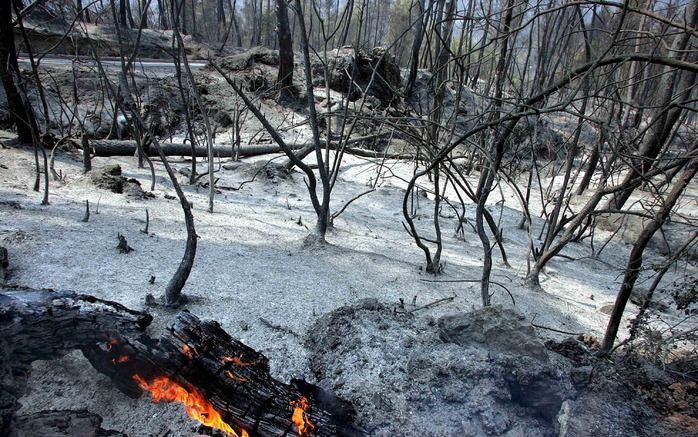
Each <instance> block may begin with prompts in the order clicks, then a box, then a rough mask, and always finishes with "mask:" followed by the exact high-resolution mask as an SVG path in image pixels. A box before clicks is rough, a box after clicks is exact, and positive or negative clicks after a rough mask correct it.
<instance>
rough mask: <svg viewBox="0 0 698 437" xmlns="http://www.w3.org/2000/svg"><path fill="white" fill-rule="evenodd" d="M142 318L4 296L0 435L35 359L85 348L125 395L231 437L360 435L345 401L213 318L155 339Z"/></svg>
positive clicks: (191, 321) (94, 306) (50, 295)
mask: <svg viewBox="0 0 698 437" xmlns="http://www.w3.org/2000/svg"><path fill="white" fill-rule="evenodd" d="M150 321H151V317H150V316H149V315H147V314H144V313H139V312H135V311H131V310H128V309H127V308H125V307H123V306H121V305H119V304H116V303H113V302H107V301H101V300H99V299H96V298H93V297H90V296H82V295H76V294H73V293H54V292H47V291H38V292H37V291H31V292H26V291H24V292H21V291H14V292H9V293H6V294H2V293H0V353H1V354H2V355H3V356H4V357H7V359H5V360H4V361H3V364H2V365H1V366H0V372H2V375H1V376H2V377H1V378H0V413H1V414H2V419H3V422H2V424H3V427H4V428H1V429H0V434H2V435H5V434H4V432H5V431H7V432H8V433H9V430H11V429H12V418H13V415H14V412H15V411H16V408H17V399H19V397H21V395H22V392H23V391H24V386H25V385H26V380H27V378H28V376H29V372H30V370H31V362H32V361H34V360H37V359H44V360H46V359H52V358H57V357H59V356H61V355H62V354H64V353H65V352H68V351H70V350H72V349H81V350H82V351H83V354H84V355H85V356H86V357H87V358H88V360H89V361H90V363H91V364H92V365H93V366H94V367H95V369H97V370H98V371H99V372H101V373H103V374H105V375H107V376H109V377H110V378H111V379H112V381H113V382H114V384H115V386H116V387H117V388H118V389H119V390H120V391H122V392H123V393H125V394H127V395H128V396H131V397H138V396H140V395H141V394H142V393H143V391H147V392H149V393H150V395H151V396H152V397H153V400H154V401H177V402H180V403H183V404H184V405H185V407H186V410H187V414H189V416H190V417H192V418H194V419H197V420H199V421H200V422H201V423H203V424H204V425H206V426H209V427H212V428H217V429H219V430H222V431H224V432H226V433H227V434H228V435H237V436H282V435H286V436H336V435H339V436H348V435H360V434H361V431H360V430H358V429H357V428H355V427H354V425H353V418H354V411H353V409H352V407H351V405H349V404H348V403H347V402H346V401H343V400H341V399H339V398H336V397H335V396H333V395H332V394H330V393H327V392H325V391H324V390H322V389H320V388H319V387H316V386H314V385H311V384H308V383H306V382H304V381H302V380H292V381H291V383H290V384H286V383H283V382H281V381H278V380H276V379H274V378H272V377H271V375H270V374H269V361H268V359H267V358H266V357H265V356H264V355H262V354H261V353H259V352H257V351H255V350H254V349H251V348H249V347H247V346H246V345H244V344H243V343H241V342H239V341H237V340H235V339H234V338H232V337H231V336H230V335H228V334H227V333H226V332H225V331H224V330H223V329H222V328H221V327H220V325H219V324H218V323H217V322H214V321H208V322H204V321H201V320H199V319H198V318H197V317H196V316H194V315H193V314H191V313H188V312H182V313H180V314H179V315H178V317H177V319H176V320H175V322H174V324H173V325H172V326H171V327H170V328H169V329H167V330H166V331H165V332H164V333H163V334H162V335H161V337H160V338H159V339H157V340H156V339H153V338H151V337H150V336H148V335H146V334H145V333H143V330H144V329H145V327H146V326H148V324H149V323H150Z"/></svg>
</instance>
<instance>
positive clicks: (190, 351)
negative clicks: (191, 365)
mask: <svg viewBox="0 0 698 437" xmlns="http://www.w3.org/2000/svg"><path fill="white" fill-rule="evenodd" d="M182 353H183V354H184V355H186V357H187V358H189V359H190V360H193V359H194V356H195V355H196V353H197V352H196V349H194V348H193V347H191V346H189V345H188V344H185V345H184V346H182Z"/></svg>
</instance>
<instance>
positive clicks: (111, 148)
mask: <svg viewBox="0 0 698 437" xmlns="http://www.w3.org/2000/svg"><path fill="white" fill-rule="evenodd" d="M90 146H91V148H92V153H94V156H133V155H135V154H136V147H137V145H136V142H135V141H119V140H91V141H90ZM303 146H304V145H303V144H297V145H294V149H301V148H302V147H303ZM160 148H162V151H163V153H164V154H165V155H166V156H191V146H190V145H189V144H174V143H160ZM195 150H196V156H197V158H205V157H206V156H208V149H207V148H205V147H197V148H196V149H195ZM236 151H237V148H236V150H235V151H234V150H233V148H232V147H231V146H230V145H218V146H215V147H214V148H213V154H214V156H218V157H220V158H231V157H232V156H234V153H235V152H236ZM147 152H148V156H157V151H156V150H155V148H154V147H150V148H149V149H148V151H147ZM281 152H282V150H281V148H280V147H279V146H277V145H276V144H243V145H241V146H240V151H239V154H238V156H239V157H241V158H243V157H246V156H259V155H268V154H270V153H281Z"/></svg>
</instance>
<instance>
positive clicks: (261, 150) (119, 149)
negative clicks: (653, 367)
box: [90, 135, 414, 159]
mask: <svg viewBox="0 0 698 437" xmlns="http://www.w3.org/2000/svg"><path fill="white" fill-rule="evenodd" d="M381 136H383V135H381ZM377 137H378V136H376V135H369V136H365V137H357V138H352V139H350V140H348V141H345V142H344V144H347V145H348V144H361V143H366V142H371V141H373V140H375V139H376V138H377ZM332 146H335V147H336V146H337V144H336V143H333V144H332ZM306 147H308V143H297V144H289V148H291V149H292V150H303V149H305V148H306ZM160 148H161V149H162V151H163V153H164V154H165V155H166V156H191V155H192V148H191V145H189V144H174V143H161V144H160ZM90 149H91V151H92V152H93V153H94V156H133V155H135V153H136V150H137V145H136V142H135V141H118V140H90ZM194 150H195V154H196V156H197V157H199V158H203V157H206V156H208V150H207V149H206V148H205V147H197V148H195V149H194ZM344 150H345V152H347V153H351V154H354V155H357V156H365V157H372V158H373V157H377V158H383V154H382V153H380V152H375V151H372V150H366V149H360V148H353V147H346V148H345V149H344ZM147 152H148V154H149V155H150V156H156V155H157V151H156V150H154V148H150V149H149V150H148V151H147ZM270 153H283V150H282V149H281V147H279V146H278V145H276V144H243V145H241V146H240V148H239V150H238V148H237V146H236V147H235V148H233V147H231V146H230V145H218V146H215V147H214V148H213V154H214V156H217V157H219V158H231V157H235V156H238V157H240V158H243V157H249V156H260V155H268V154H270ZM387 157H388V158H391V159H413V158H414V156H413V155H410V154H401V155H394V156H392V155H388V156H387Z"/></svg>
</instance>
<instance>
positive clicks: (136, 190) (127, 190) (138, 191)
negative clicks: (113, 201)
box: [124, 178, 151, 199]
mask: <svg viewBox="0 0 698 437" xmlns="http://www.w3.org/2000/svg"><path fill="white" fill-rule="evenodd" d="M124 194H125V195H126V196H128V197H133V198H136V199H145V198H146V197H151V196H149V194H150V193H146V192H145V191H143V188H142V187H141V183H140V182H138V179H134V178H130V179H127V180H126V183H125V184H124Z"/></svg>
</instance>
